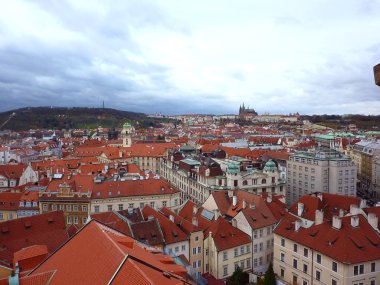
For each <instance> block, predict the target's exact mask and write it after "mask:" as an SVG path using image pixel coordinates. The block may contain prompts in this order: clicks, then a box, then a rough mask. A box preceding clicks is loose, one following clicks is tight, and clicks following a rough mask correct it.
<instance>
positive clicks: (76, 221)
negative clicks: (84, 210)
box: [74, 216, 78, 225]
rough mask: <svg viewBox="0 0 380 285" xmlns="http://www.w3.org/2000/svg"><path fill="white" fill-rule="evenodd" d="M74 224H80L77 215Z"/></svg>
mask: <svg viewBox="0 0 380 285" xmlns="http://www.w3.org/2000/svg"><path fill="white" fill-rule="evenodd" d="M74 224H75V225H77V224H78V217H77V216H74Z"/></svg>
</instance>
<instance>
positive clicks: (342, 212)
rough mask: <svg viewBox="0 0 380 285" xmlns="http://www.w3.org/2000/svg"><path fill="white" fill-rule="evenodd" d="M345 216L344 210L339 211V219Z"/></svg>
mask: <svg viewBox="0 0 380 285" xmlns="http://www.w3.org/2000/svg"><path fill="white" fill-rule="evenodd" d="M343 216H344V210H343V209H339V217H343Z"/></svg>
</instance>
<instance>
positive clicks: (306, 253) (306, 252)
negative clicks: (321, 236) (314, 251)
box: [303, 248, 309, 257]
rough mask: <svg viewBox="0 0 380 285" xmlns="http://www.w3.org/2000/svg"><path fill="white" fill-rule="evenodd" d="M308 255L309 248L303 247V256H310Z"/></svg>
mask: <svg viewBox="0 0 380 285" xmlns="http://www.w3.org/2000/svg"><path fill="white" fill-rule="evenodd" d="M308 255H309V250H308V249H307V248H304V249H303V256H305V257H308Z"/></svg>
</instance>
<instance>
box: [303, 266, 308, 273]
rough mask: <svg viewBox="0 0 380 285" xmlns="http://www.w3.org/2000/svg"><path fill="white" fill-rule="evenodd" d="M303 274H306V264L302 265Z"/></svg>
mask: <svg viewBox="0 0 380 285" xmlns="http://www.w3.org/2000/svg"><path fill="white" fill-rule="evenodd" d="M303 272H304V273H307V264H304V265H303Z"/></svg>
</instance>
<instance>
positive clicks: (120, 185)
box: [91, 179, 179, 199]
mask: <svg viewBox="0 0 380 285" xmlns="http://www.w3.org/2000/svg"><path fill="white" fill-rule="evenodd" d="M178 192H179V190H177V189H176V188H173V187H172V186H171V185H170V184H169V183H168V182H167V181H165V180H163V179H144V180H126V181H104V182H101V183H96V184H95V186H94V190H93V192H92V196H91V198H92V199H106V198H109V197H129V196H142V195H164V194H166V195H167V194H175V193H178Z"/></svg>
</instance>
